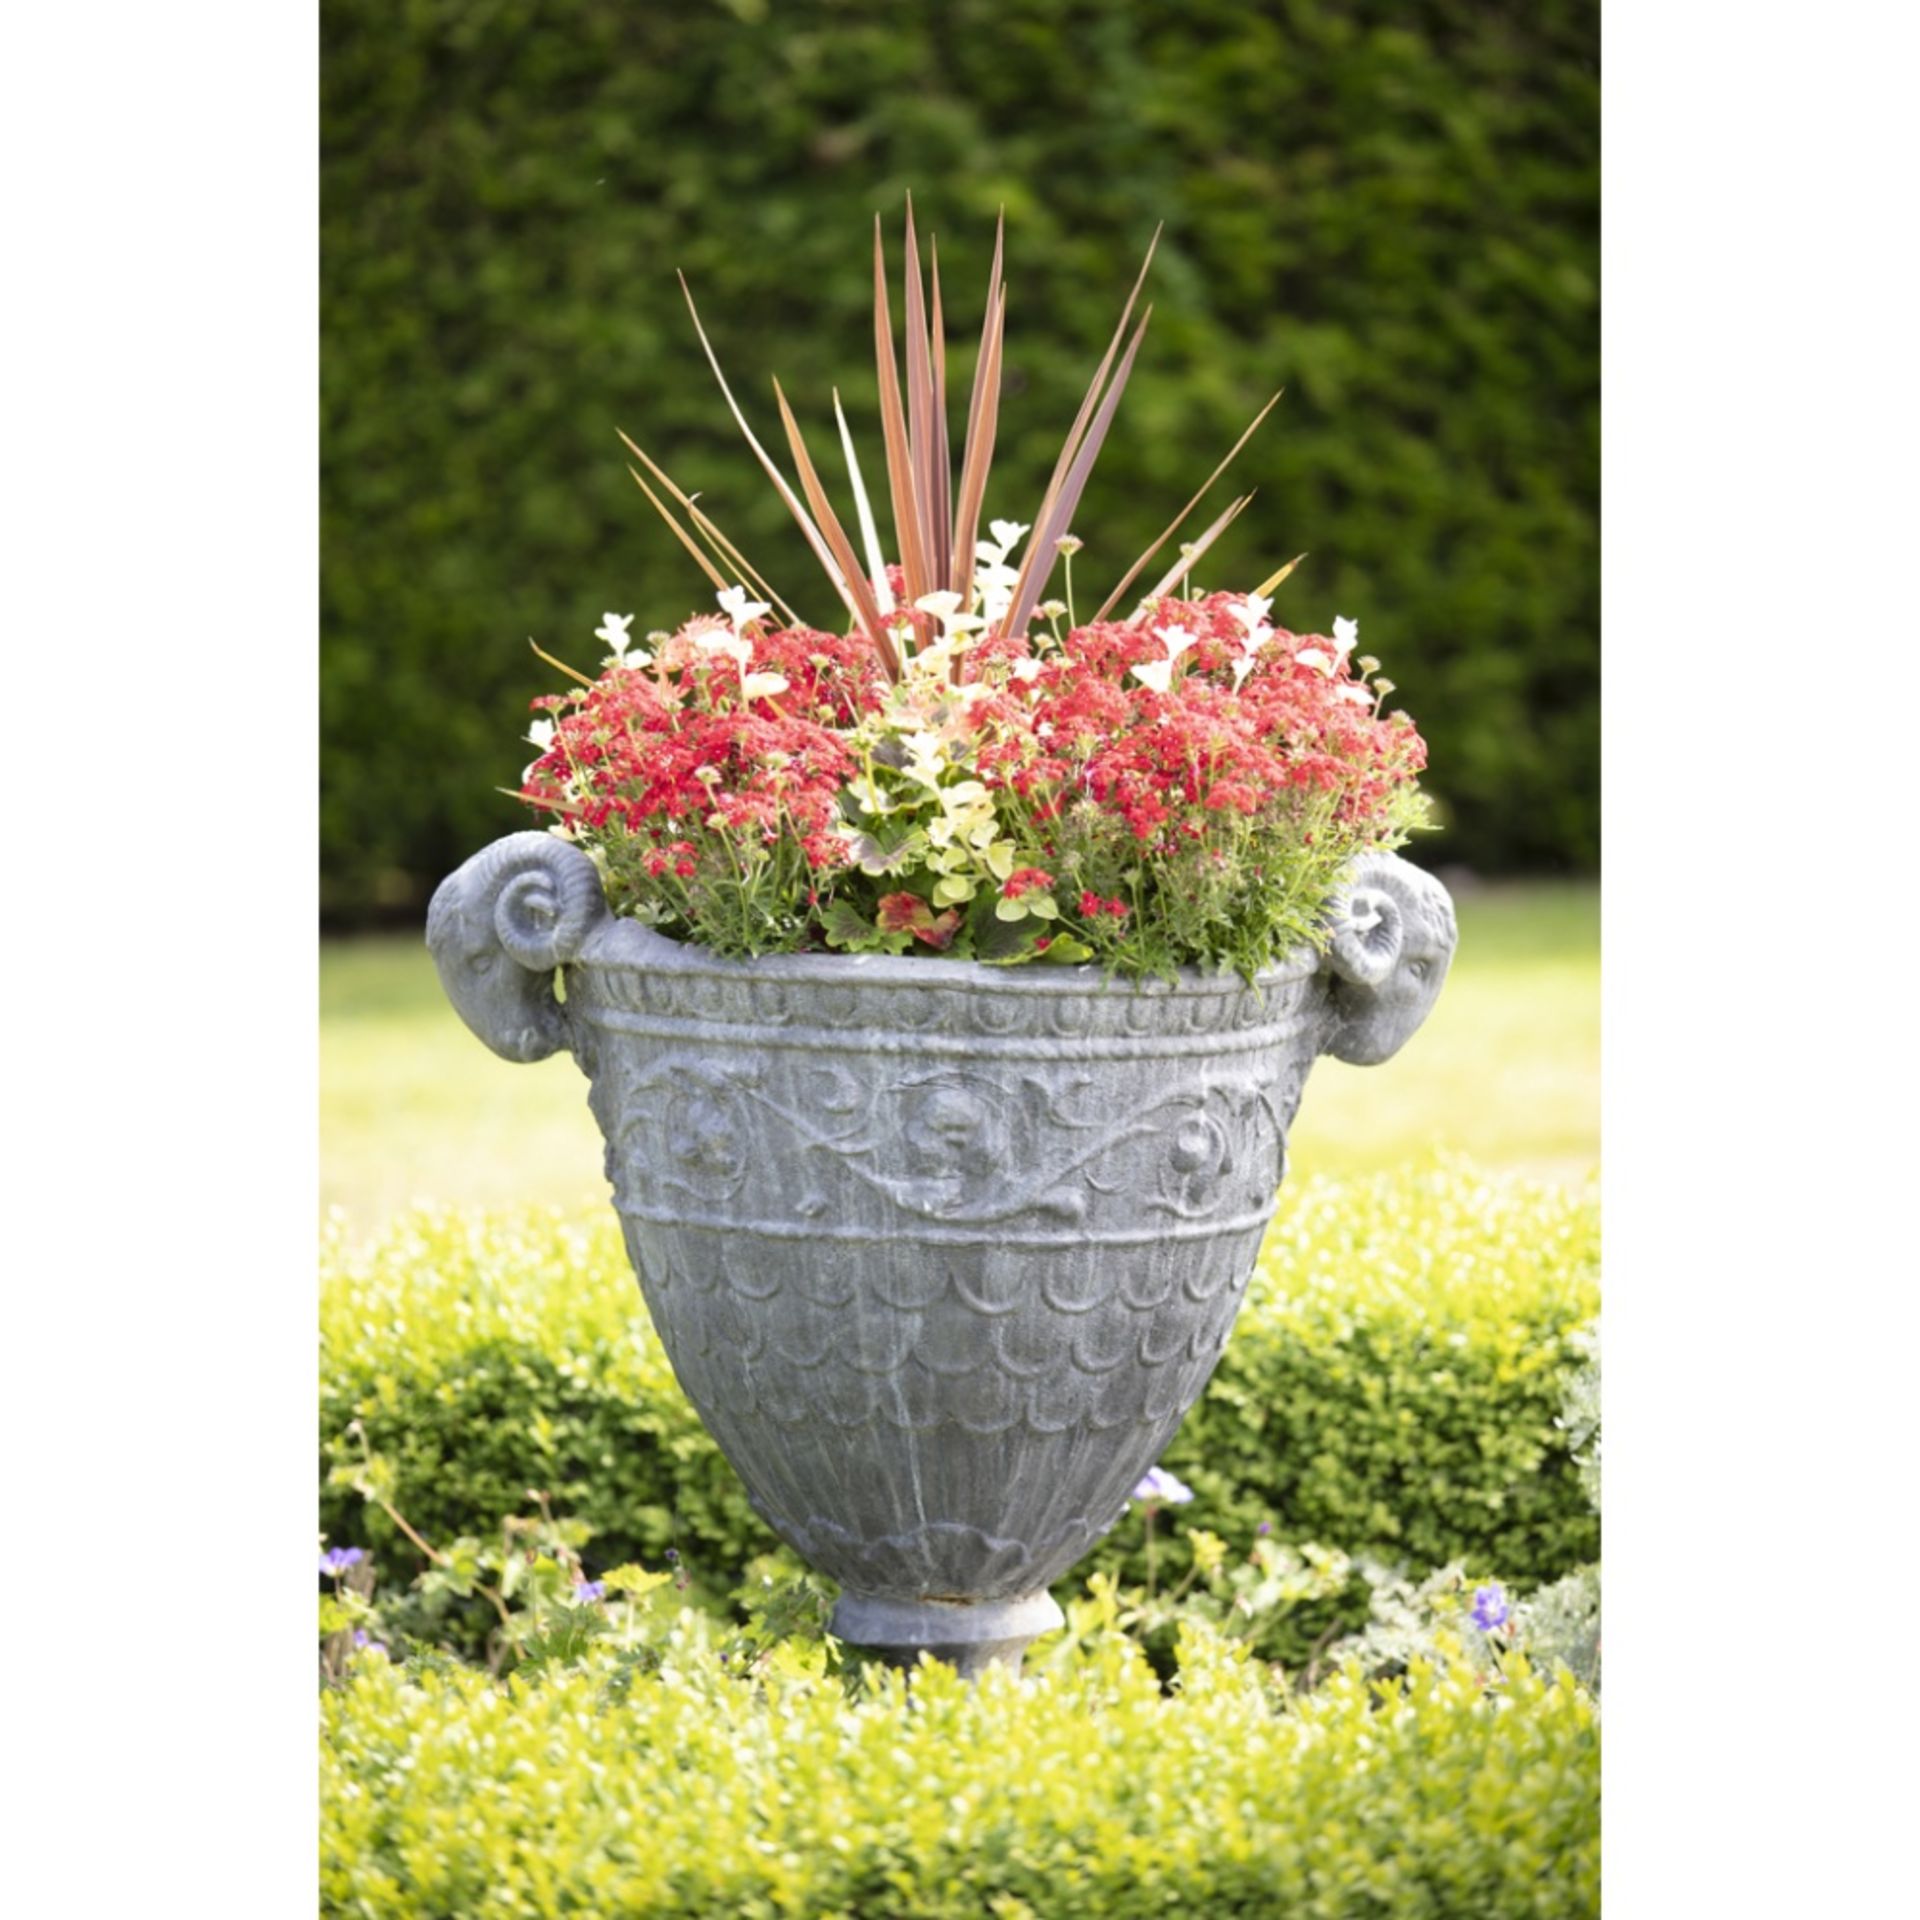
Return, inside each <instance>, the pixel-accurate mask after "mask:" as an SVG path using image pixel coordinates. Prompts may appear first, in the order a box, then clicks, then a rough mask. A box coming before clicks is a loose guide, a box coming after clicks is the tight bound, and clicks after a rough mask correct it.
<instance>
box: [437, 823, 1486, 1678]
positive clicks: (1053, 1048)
mask: <svg viewBox="0 0 1920 1920" xmlns="http://www.w3.org/2000/svg"><path fill="white" fill-rule="evenodd" d="M1335 924H1336V928H1337V930H1336V932H1335V934H1334V937H1333V939H1332V942H1331V944H1330V946H1329V950H1328V952H1327V953H1326V954H1325V956H1318V955H1316V954H1314V953H1313V952H1311V951H1310V950H1302V951H1301V952H1300V953H1299V954H1297V955H1295V956H1293V957H1292V958H1290V959H1289V960H1288V961H1286V962H1285V963H1283V964H1282V965H1280V966H1278V967H1276V968H1274V969H1272V970H1271V971H1270V972H1268V973H1266V974H1264V975H1262V976H1261V978H1260V980H1259V982H1258V984H1257V987H1249V986H1248V985H1246V983H1245V982H1243V981H1241V980H1240V979H1239V978H1238V977H1237V976H1234V975H1230V974H1229V975H1222V974H1217V973H1201V972H1198V971H1190V972H1187V973H1184V974H1183V975H1182V977H1181V978H1180V980H1179V981H1178V982H1177V983H1168V982H1159V981H1156V982H1151V983H1147V984H1142V985H1135V984H1131V983H1126V982H1117V981H1111V980H1109V979H1108V978H1107V977H1106V976H1105V975H1104V974H1103V973H1101V971H1100V970H1099V969H1097V968H1087V967H1047V966H1027V967H1022V968H999V967H988V966H981V965H977V964H974V963H972V962H967V961H950V960H940V959H933V958H927V959H917V958H915V959H893V958H889V957H884V956H873V955H860V956H841V955H811V954H810V955H782V956H774V957H768V958H764V959H759V960H751V961H732V960H723V959H720V958H719V957H717V956H716V955H714V954H711V953H709V952H707V951H706V950H705V949H703V948H699V947H694V946H689V945H684V944H682V943H680V942H676V941H672V940H668V939H665V938H663V937H662V936H661V935H659V934H657V933H654V932H652V931H651V930H650V929H648V928H645V927H642V926H640V925H639V924H638V923H637V922H634V921H631V920H620V919H616V918H614V917H613V916H612V915H611V914H610V913H609V912H608V911H607V908H606V904H605V901H604V898H603V897H602V894H601V891H600V886H599V881H598V878H597V876H596V875H595V872H594V869H593V865H592V863H591V861H589V860H588V859H587V857H586V856H585V855H584V854H582V853H581V852H579V851H578V849H576V848H574V847H571V846H569V845H567V844H566V843H565V842H563V841H560V840H557V839H555V838H553V837H552V836H551V835H547V834H540V833H519V834H513V835H510V836H509V837H508V838H506V839H504V840H500V841H496V842H495V843H494V844H493V845H492V846H490V847H487V848H485V849H483V850H482V851H481V852H480V853H478V854H476V855H475V856H474V857H473V858H472V859H471V860H469V861H468V862H467V863H466V865H465V866H463V867H462V868H461V869H460V870H459V871H458V872H457V873H455V874H453V875H452V876H450V877H449V878H448V879H447V880H446V881H444V882H443V883H442V885H441V887H440V889H439V890H438V892H437V893H436V894H435V895H434V900H433V905H432V909H431V912H430V914H429V917H428V930H427V938H428V944H429V946H430V947H431V948H432V951H433V955H434V959H435V962H436V963H437V965H438V967H439V970H440V977H441V980H442V982H443V984H444V985H445V987H446V990H447V993H448V996H449V998H451V1000H452V1001H453V1003H454V1006H455V1007H456V1008H457V1009H458V1010H459V1012H460V1014H461V1017H462V1018H463V1019H464V1020H465V1021H466V1022H467V1024H468V1025H469V1026H470V1027H471V1028H472V1029H473V1031H474V1032H475V1033H476V1034H478V1035H479V1037H480V1038H481V1039H482V1040H484V1041H485V1042H486V1043H487V1045H488V1046H490V1047H492V1048H493V1049H494V1051H495V1052H497V1053H499V1054H502V1055H503V1056H505V1057H506V1058H508V1059H511V1060H535V1059H541V1058H544V1057H545V1056H546V1055H548V1054H551V1053H553V1052H556V1051H558V1050H559V1049H560V1048H561V1047H566V1048H569V1049H570V1050H571V1051H572V1053H573V1055H574V1057H575V1059H576V1060H578V1062H579V1063H580V1066H581V1067H582V1069H583V1070H584V1071H585V1073H586V1075H587V1077H588V1080H589V1082H590V1084H591V1093H590V1096H589V1097H590V1100H591V1103H592V1106H593V1111H594V1114H595V1117H596V1118H597V1119H598V1120H599V1122H600V1126H601V1130H602V1132H603V1133H604V1135H605V1137H606V1142H607V1157H606V1170H607V1178H608V1180H609V1181H610V1183H611V1184H612V1187H613V1201H614V1206H615V1207H616V1209H617V1210H618V1211H619V1214H620V1219H621V1224H622V1226H623V1228H624V1229H625V1236H626V1244H627V1250H628V1253H629V1254H630V1255H631V1257H632V1260H633V1266H634V1271H635V1272H636V1273H637V1274H638V1276H639V1279H640V1285H641V1288H642V1290H643V1291H644V1293H645V1295H646V1301H647V1307H648V1310H649V1312H650V1313H651V1314H652V1316H653V1321H654V1324H655V1326H656V1327H657V1328H658V1329H659V1332H660V1337H661V1339H662V1341H663V1342H664V1343H665V1345H666V1349H667V1354H668V1357H669V1358H670V1359H671V1361H672V1363H673V1368H674V1371H675V1373H676V1374H677V1375H678V1377H679V1380H680V1383H681V1385H682V1386H683V1387H684V1388H685V1390H686V1393H687V1396H688V1398H689V1399H690V1400H691V1401H692V1402H693V1404H694V1406H695V1408H696V1409H697V1410H698V1412H699V1414H700V1417H701V1419H702V1420H703V1421H705V1422H706V1424H707V1427H708V1428H709V1430H710V1431H711V1432H712V1434H713V1436H714V1438H715V1440H716V1441H717V1442H718V1443H719V1445H720V1448H721V1450H722V1451H723V1452H724V1453H725V1454H726V1456H727V1458H728V1460H729V1461H730V1462H731V1463H732V1464H733V1466H734V1468H735V1470H736V1471H737V1472H738V1473H739V1475H740V1477H741V1479H742V1481H744V1482H745V1484H746V1488H747V1491H748V1494H749V1497H750V1498H751V1499H752V1501H753V1504H754V1506H755V1508H756V1509H757V1510H758V1511H759V1512H760V1513H761V1514H762V1515H763V1516H764V1517H765V1518H766V1520H767V1522H768V1524H769V1525H770V1526H771V1527H772V1528H773V1530H774V1531H775V1532H776V1533H778V1534H779V1535H780V1536H781V1538H782V1539H784V1540H786V1541H788V1542H789V1543H790V1544H791V1545H792V1546H793V1547H794V1548H796V1549H797V1550H798V1551H799V1552H800V1553H801V1554H802V1555H804V1556H805V1557H806V1558H807V1559H808V1560H809V1561H810V1562H811V1563H812V1564H813V1565H815V1566H816V1567H819V1568H820V1569H821V1570H822V1571H824V1572H826V1573H828V1574H830V1575H831V1576H832V1577H833V1578H834V1579H835V1580H837V1581H838V1582H839V1583H840V1585H841V1587H842V1589H843V1592H842V1597H841V1599H840V1602H839V1605H838V1607H837V1609H836V1611H835V1615H834V1625H835V1631H836V1632H838V1633H839V1634H840V1635H841V1636H842V1637H843V1638H845V1639H847V1640H848V1641H850V1642H852V1643H853V1644H855V1645H858V1646H863V1647H867V1648H870V1649H872V1650H874V1651H876V1652H879V1653H881V1654H883V1655H885V1656H887V1657H890V1658H898V1659H911V1658H913V1657H914V1655H915V1654H916V1653H917V1652H918V1651H919V1650H921V1649H923V1648H926V1649H931V1650H932V1651H934V1652H936V1653H938V1654H939V1655H940V1656H941V1657H942V1658H945V1659H950V1660H952V1661H954V1662H955V1664H956V1665H958V1666H960V1667H961V1669H962V1670H963V1671H969V1672H970V1671H976V1670H977V1669H978V1668H979V1667H980V1666H982V1665H983V1664H985V1663H987V1662H988V1661H992V1660H1008V1661H1013V1662H1017V1661H1018V1659H1019V1657H1020V1652H1021V1650H1022V1649H1023V1648H1024V1647H1025V1645H1026V1644H1027V1642H1028V1641H1030V1640H1031V1639H1032V1638H1033V1637H1034V1636H1035V1635H1036V1634H1038V1633H1042V1632H1044V1631H1046V1630H1047V1628H1048V1627H1049V1626H1052V1625H1055V1624H1057V1623H1058V1621H1059V1612H1058V1609H1057V1608H1056V1607H1055V1606H1054V1604H1053V1602H1052V1600H1051V1598H1050V1597H1049V1596H1048V1594H1047V1587H1048V1585H1049V1584H1050V1583H1051V1582H1052V1581H1054V1580H1056V1579H1058V1578H1059V1577H1060V1576H1061V1575H1062V1574H1063V1573H1065V1572H1066V1570H1067V1569H1068V1568H1069V1567H1070V1566H1072V1564H1073V1563H1074V1561H1076V1560H1077V1559H1079V1557H1080V1556H1081V1555H1082V1554H1083V1553H1085V1552H1086V1550H1087V1548H1088V1547H1089V1546H1091V1545H1092V1544H1093V1542H1094V1541H1095V1540H1097V1539H1098V1538H1099V1537H1100V1536H1101V1535H1102V1534H1103V1533H1105V1532H1106V1531H1107V1530H1108V1528H1110V1527H1111V1526H1112V1525H1113V1524H1114V1522H1115V1521H1116V1520H1118V1519H1119V1518H1120V1516H1121V1514H1122V1513H1123V1512H1124V1511H1125V1507H1126V1501H1127V1496H1128V1494H1129V1492H1130V1491H1131V1489H1132V1488H1133V1486H1134V1485H1135V1483H1136V1482H1137V1481H1138V1480H1139V1478H1140V1476H1141V1475H1142V1474H1143V1473H1144V1472H1145V1471H1146V1469H1147V1468H1148V1467H1150V1466H1152V1465H1153V1464H1154V1462H1155V1461H1156V1460H1158V1459H1159V1457H1160V1455H1161V1452H1162V1450H1163V1449H1164V1448H1165V1446H1166V1444H1167V1442H1168V1441H1169V1440H1170V1439H1171V1438H1172V1436H1173V1432H1174V1430H1175V1428H1176V1427H1178V1425H1179V1424H1180V1421H1181V1419H1182V1418H1183V1417H1184V1415H1185V1414H1186V1411H1187V1409H1188V1408H1189V1407H1190V1406H1192V1404H1193V1403H1194V1401H1195V1400H1196V1399H1197V1398H1198V1397H1199V1395H1200V1392H1201V1390H1202V1388H1204V1387H1205V1385H1206V1383H1207V1379H1208V1377H1209V1375H1211V1373H1212V1372H1213V1368H1214V1365H1215V1363H1216V1362H1217V1360H1218V1359H1219V1357H1220V1354H1221V1351H1222V1349H1223V1348H1224V1347H1225V1345H1226V1342H1227V1336H1228V1333H1229V1331H1230V1330H1231V1328H1232V1325H1233V1320H1234V1316H1235V1314H1236V1313H1237V1312H1238V1310H1239V1306H1240V1300H1241V1296H1242V1294H1243V1293H1244V1291H1245V1289H1246V1284H1247V1280H1248V1278H1249V1276H1250V1275H1251V1273H1252V1271H1253V1266H1254V1261H1255V1257H1256V1255H1257V1254H1258V1251H1259V1247H1260V1241H1261V1238H1262V1236H1263V1234H1264V1233H1265V1231H1266V1228H1267V1224H1268V1222H1269V1220H1270V1218H1271V1216H1272V1213H1273V1206H1274V1198H1275V1194H1276V1191H1277V1189H1278V1187H1279V1184H1280V1180H1281V1176H1282V1174H1283V1172H1284V1170H1285V1164H1286V1138H1287V1129H1288V1127H1289V1126H1290V1125H1291V1123H1292V1120H1293V1116H1294V1113H1295V1110H1296V1109H1297V1108H1298V1106H1299V1103H1300V1095H1301V1090H1302V1088H1303V1087H1304V1085H1305V1082H1306V1077H1307V1073H1308V1071H1309V1069H1310V1068H1311V1066H1312V1064H1313V1061H1314V1060H1315V1058H1316V1057H1317V1056H1318V1055H1320V1054H1322V1053H1331V1054H1333V1055H1335V1056H1336V1057H1338V1058H1340V1059H1343V1060H1348V1061H1352V1062H1356V1063H1358V1064H1363V1065H1364V1064H1372V1063H1375V1062H1378V1061H1381V1060H1385V1059H1387V1058H1388V1057H1389V1056H1390V1055H1392V1054H1393V1053H1394V1052H1396V1051H1397V1050H1398V1049H1399V1047H1400V1046H1401V1045H1403V1044H1404V1043H1405V1041H1406V1040H1407V1039H1408V1037H1409V1036H1410V1035H1411V1034H1412V1033H1413V1031H1414V1030H1415V1029H1416V1028H1417V1027H1418V1026H1419V1025H1420V1023H1421V1021H1422V1020H1424V1019H1425V1017H1426V1015H1427V1012H1428V1010H1429V1009H1430V1008H1431V1006H1432V1005H1433V1002H1434V999H1435V997H1436V995H1437V994H1438V993H1439V991H1440V987H1441V984H1442V982H1443V981H1444V979H1445V977H1446V972H1447V967H1448V965H1449V963H1450V961H1451V959H1452V954H1453V948H1454V942H1455V932H1454V918H1453V909H1452V904H1451V902H1450V901H1449V899H1448V897H1447V894H1446V891H1445V889H1444V888H1443V887H1441V886H1440V884H1439V883H1438V882H1437V881H1435V880H1433V879H1432V878H1431V877H1430V876H1428V875H1426V874H1424V873H1422V872H1420V871H1419V870H1418V869H1417V868H1414V867H1411V866H1409V865H1408V864H1407V863H1406V862H1404V861H1402V860H1400V859H1398V858H1397V857H1395V856H1394V855H1391V854H1376V855H1370V856H1368V857H1367V858H1365V859H1363V860H1361V861H1358V862H1356V864H1355V866H1354V868H1353V869H1352V871H1351V873H1350V875H1349V879H1348V883H1347V886H1346V888H1345V889H1344V892H1343V895H1342V898H1341V900H1340V902H1339V903H1337V905H1336V909H1335ZM560 969H564V994H565V998H564V1001H562V1000H561V999H559V998H557V997H556V995H555V992H554V977H555V974H556V972H557V971H558V970H560Z"/></svg>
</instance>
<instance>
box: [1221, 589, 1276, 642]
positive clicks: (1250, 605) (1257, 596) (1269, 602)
mask: <svg viewBox="0 0 1920 1920" xmlns="http://www.w3.org/2000/svg"><path fill="white" fill-rule="evenodd" d="M1227 611H1228V612H1229V613H1230V614H1232V615H1233V617H1234V618H1235V619H1236V620H1238V621H1239V622H1240V624H1241V625H1242V626H1243V627H1245V628H1246V630H1247V632H1248V633H1249V634H1252V633H1253V632H1255V631H1256V630H1257V629H1259V628H1262V627H1265V628H1266V631H1267V633H1271V632H1272V631H1273V629H1272V628H1271V627H1269V626H1267V615H1268V614H1269V613H1271V612H1272V611H1273V595H1272V594H1270V593H1250V594H1248V595H1247V597H1246V599H1245V600H1244V601H1242V602H1241V604H1240V605H1239V606H1237V607H1229V608H1228V609H1227ZM1261 638H1262V639H1265V638H1266V634H1265V633H1263V634H1261Z"/></svg>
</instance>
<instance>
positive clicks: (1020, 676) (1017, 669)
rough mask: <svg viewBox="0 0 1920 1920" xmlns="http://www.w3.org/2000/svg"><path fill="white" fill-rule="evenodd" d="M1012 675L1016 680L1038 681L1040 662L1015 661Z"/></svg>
mask: <svg viewBox="0 0 1920 1920" xmlns="http://www.w3.org/2000/svg"><path fill="white" fill-rule="evenodd" d="M1012 673H1013V677H1014V678H1015V679H1016V680H1038V679H1039V678H1040V662H1039V661H1038V660H1016V661H1015V662H1014V663H1013V667H1012Z"/></svg>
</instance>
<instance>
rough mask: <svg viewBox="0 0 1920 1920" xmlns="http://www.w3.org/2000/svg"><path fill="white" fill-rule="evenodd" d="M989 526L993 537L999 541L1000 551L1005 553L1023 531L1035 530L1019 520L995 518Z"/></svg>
mask: <svg viewBox="0 0 1920 1920" xmlns="http://www.w3.org/2000/svg"><path fill="white" fill-rule="evenodd" d="M989 526H990V528H991V531H992V533H993V537H994V538H995V539H996V540H997V541H999V543H1000V552H1001V553H1003V554H1004V553H1005V552H1006V550H1007V549H1008V548H1009V547H1010V546H1012V545H1013V543H1014V542H1015V541H1016V540H1018V539H1019V538H1020V536H1021V535H1022V534H1023V533H1031V532H1032V531H1033V529H1032V528H1031V527H1029V526H1027V525H1025V524H1024V523H1023V522H1021V521H1018V520H994V521H991V522H989ZM997 557H998V556H996V558H997Z"/></svg>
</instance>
